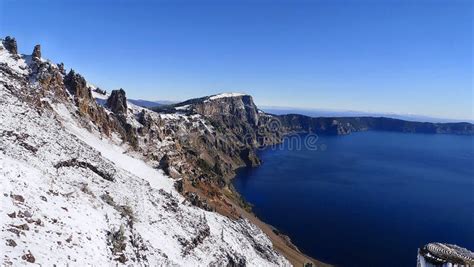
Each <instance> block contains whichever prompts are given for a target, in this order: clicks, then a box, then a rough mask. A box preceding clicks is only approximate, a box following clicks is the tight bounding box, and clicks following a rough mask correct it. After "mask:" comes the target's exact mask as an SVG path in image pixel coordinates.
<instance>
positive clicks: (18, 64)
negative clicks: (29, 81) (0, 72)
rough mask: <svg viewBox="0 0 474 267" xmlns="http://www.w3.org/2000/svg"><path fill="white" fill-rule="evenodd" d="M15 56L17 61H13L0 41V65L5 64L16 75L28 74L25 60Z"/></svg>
mask: <svg viewBox="0 0 474 267" xmlns="http://www.w3.org/2000/svg"><path fill="white" fill-rule="evenodd" d="M0 40H1V39H0ZM15 56H17V57H19V59H15V58H14V56H13V55H12V54H11V53H10V52H8V50H7V49H6V48H5V47H4V46H3V44H2V42H1V41H0V63H3V64H6V65H7V66H8V67H9V68H10V69H11V70H13V71H14V72H16V73H18V74H21V75H26V74H28V65H27V64H26V62H25V59H24V58H22V57H21V56H20V55H15Z"/></svg>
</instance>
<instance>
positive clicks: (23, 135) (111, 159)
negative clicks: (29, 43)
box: [0, 38, 289, 266]
mask: <svg viewBox="0 0 474 267" xmlns="http://www.w3.org/2000/svg"><path fill="white" fill-rule="evenodd" d="M16 53H17V52H16V42H14V39H12V38H7V39H5V40H2V44H0V107H1V112H0V176H1V177H2V179H0V183H1V184H2V186H1V187H0V188H1V190H2V192H1V196H2V200H1V201H2V210H1V211H0V216H1V217H2V218H3V219H2V220H1V223H0V235H1V237H2V238H1V239H2V243H1V244H0V251H2V252H3V253H2V260H1V262H2V265H6V266H10V265H22V264H26V263H37V264H41V265H53V264H58V265H67V264H76V263H77V264H79V263H80V264H85V265H120V266H124V265H145V266H149V265H151V266H155V265H156V266H157V265H167V266H168V265H170V266H176V265H180V266H196V265H212V266H216V265H226V266H243V265H250V266H268V265H283V266H286V265H289V262H288V261H287V260H286V259H285V258H284V257H282V256H281V254H279V253H278V252H276V251H275V250H274V248H273V246H272V243H271V241H270V240H269V238H268V236H267V235H266V234H264V233H263V232H262V231H261V230H260V229H259V228H258V227H256V226H255V225H254V224H253V223H251V222H250V221H249V220H246V219H243V218H240V217H239V216H231V215H232V208H228V209H227V212H228V213H227V214H226V215H228V217H226V216H222V215H220V214H219V213H216V212H211V210H214V209H216V208H218V207H219V205H220V204H219V203H221V205H225V206H228V205H227V204H223V203H224V201H229V200H228V199H227V200H224V199H225V196H224V194H223V193H222V192H223V190H220V187H218V185H219V183H220V182H219V181H222V178H220V179H221V180H219V179H217V178H216V177H223V175H222V174H221V175H219V173H220V172H224V171H226V170H230V169H231V168H232V167H235V166H237V165H238V164H240V163H242V164H244V163H243V160H242V157H241V156H240V152H241V150H240V148H239V147H238V146H236V145H235V146H233V145H232V144H231V142H230V141H228V140H226V139H225V136H224V135H223V134H222V133H221V132H219V131H216V130H215V129H214V127H213V126H212V125H211V123H210V122H209V121H208V120H207V119H206V118H205V117H204V116H202V115H199V114H193V115H187V114H178V113H176V114H158V113H156V112H152V111H149V110H145V109H143V108H139V107H137V106H135V105H133V104H130V103H128V102H127V101H126V97H125V93H124V92H123V91H121V90H117V91H114V92H112V94H111V95H110V96H108V95H104V94H103V91H100V92H99V91H98V90H95V89H94V88H93V87H92V86H90V85H89V84H88V83H87V81H86V80H85V78H84V77H82V76H81V75H79V74H77V73H74V72H69V74H64V67H63V66H62V65H56V64H54V63H52V62H50V61H47V60H44V59H43V58H41V55H40V51H39V47H37V48H36V49H35V56H34V57H32V56H30V55H26V56H25V55H19V54H16ZM107 100H108V101H107ZM215 148H217V149H215ZM216 157H221V159H222V160H220V161H218V160H216ZM213 161H214V162H219V164H221V166H219V165H217V166H212V165H211V164H210V162H213ZM239 162H240V163H239ZM160 166H164V167H166V171H167V172H168V173H169V174H170V175H174V176H175V177H176V178H177V179H172V178H171V177H169V176H168V175H165V174H164V173H163V172H162V171H161V170H159V169H158V168H157V167H160ZM204 196H208V198H204ZM208 202H210V204H209V203H208ZM229 205H230V204H229ZM231 207H232V205H231ZM231 218H232V219H231ZM51 251H55V252H57V253H52V252H51Z"/></svg>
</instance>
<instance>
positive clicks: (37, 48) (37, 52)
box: [31, 44, 41, 59]
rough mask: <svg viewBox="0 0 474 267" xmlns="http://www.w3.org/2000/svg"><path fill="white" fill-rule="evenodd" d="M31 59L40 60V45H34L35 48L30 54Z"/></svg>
mask: <svg viewBox="0 0 474 267" xmlns="http://www.w3.org/2000/svg"><path fill="white" fill-rule="evenodd" d="M31 57H32V58H33V59H40V58H41V45H39V44H37V45H35V48H34V49H33V54H31Z"/></svg>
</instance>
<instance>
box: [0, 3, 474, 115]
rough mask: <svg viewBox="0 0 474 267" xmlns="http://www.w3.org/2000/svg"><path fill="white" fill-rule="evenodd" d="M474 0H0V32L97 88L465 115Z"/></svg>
mask: <svg viewBox="0 0 474 267" xmlns="http://www.w3.org/2000/svg"><path fill="white" fill-rule="evenodd" d="M473 9H474V8H473V1H471V0H445V1H438V0H418V1H416V0H413V1H408V0H406V1H403V0H386V1H384V0H371V1H368V0H366V1H364V0H361V1H355V0H349V1H341V0H325V1H317V0H315V1H298V0H288V1H270V0H256V1H250V0H247V1H231V0H221V1H197V0H195V1H182V0H177V1H171V0H170V1H131V0H130V1H118V2H114V1H66V0H65V1H54V0H49V1H45V0H34V1H33V0H31V1H22V0H0V34H1V35H3V36H5V35H12V36H15V37H16V38H17V41H18V43H19V49H20V51H21V52H22V53H28V54H30V53H31V51H32V49H33V46H34V44H36V43H40V44H41V45H42V51H43V57H46V58H50V59H51V60H53V61H63V62H64V63H65V64H66V67H68V68H74V69H75V70H77V71H79V72H80V73H82V74H83V75H84V76H85V77H86V78H87V79H88V80H89V81H91V82H93V83H95V84H97V85H99V86H101V87H103V88H106V89H108V90H110V89H114V88H119V87H123V88H124V89H126V91H127V94H128V96H129V97H133V98H142V99H149V100H154V99H161V100H164V99H168V100H183V99H187V98H191V97H197V96H203V95H209V94H213V93H218V92H223V91H225V92H227V91H237V92H246V93H249V94H252V95H253V96H254V98H255V100H256V102H257V104H259V105H273V106H291V107H304V108H329V109H345V110H359V111H372V112H395V113H411V114H424V115H430V116H437V117H445V118H458V119H473V101H474V97H473V92H472V84H473V66H472V65H473V43H472V41H473V40H472V37H473Z"/></svg>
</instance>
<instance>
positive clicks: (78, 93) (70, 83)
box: [64, 70, 92, 100]
mask: <svg viewBox="0 0 474 267" xmlns="http://www.w3.org/2000/svg"><path fill="white" fill-rule="evenodd" d="M64 85H66V89H67V90H68V91H69V92H70V93H71V94H72V95H74V96H75V97H76V98H79V99H85V100H91V99H92V94H91V91H90V89H89V88H88V87H87V82H86V79H84V77H82V76H81V75H80V74H78V73H76V72H75V71H74V70H70V71H69V73H68V74H67V75H66V76H64Z"/></svg>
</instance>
